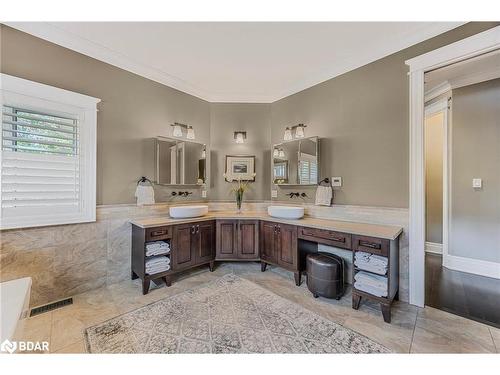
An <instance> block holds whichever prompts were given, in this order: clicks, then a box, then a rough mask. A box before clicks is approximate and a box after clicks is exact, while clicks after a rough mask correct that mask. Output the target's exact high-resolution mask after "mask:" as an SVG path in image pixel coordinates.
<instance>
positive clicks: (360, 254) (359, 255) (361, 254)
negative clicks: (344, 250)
mask: <svg viewBox="0 0 500 375" xmlns="http://www.w3.org/2000/svg"><path fill="white" fill-rule="evenodd" d="M371 255H372V254H370V253H366V252H364V251H356V254H355V255H354V257H355V258H356V259H358V258H359V259H360V258H364V259H368V258H370V256H371Z"/></svg>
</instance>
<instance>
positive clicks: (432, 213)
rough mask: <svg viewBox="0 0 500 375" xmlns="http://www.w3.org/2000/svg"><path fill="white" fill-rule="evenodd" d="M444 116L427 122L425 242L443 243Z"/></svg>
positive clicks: (428, 119) (437, 115)
mask: <svg viewBox="0 0 500 375" xmlns="http://www.w3.org/2000/svg"><path fill="white" fill-rule="evenodd" d="M443 121H444V114H443V113H437V114H435V115H433V116H431V117H429V118H427V119H426V120H425V240H426V241H429V242H434V243H443V142H444V138H443V136H444V126H443Z"/></svg>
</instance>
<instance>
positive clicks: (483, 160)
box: [424, 51, 500, 327]
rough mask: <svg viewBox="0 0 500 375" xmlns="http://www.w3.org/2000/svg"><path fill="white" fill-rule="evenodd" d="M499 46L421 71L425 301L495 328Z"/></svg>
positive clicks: (499, 227) (499, 265)
mask: <svg viewBox="0 0 500 375" xmlns="http://www.w3.org/2000/svg"><path fill="white" fill-rule="evenodd" d="M499 67H500V51H492V52H490V53H487V54H483V55H481V56H479V57H476V58H472V59H467V60H464V61H461V62H459V63H456V64H450V65H448V66H446V67H444V68H440V69H435V70H433V71H431V72H428V73H426V74H425V88H426V92H427V93H428V94H429V93H431V92H432V90H433V89H434V88H435V87H440V88H443V87H448V91H446V92H443V93H441V94H440V95H439V96H438V97H436V98H433V99H432V100H429V101H428V102H427V103H426V105H425V112H424V113H425V116H424V156H425V158H424V159H425V305H427V306H431V307H435V308H438V309H441V310H445V311H447V312H451V313H454V314H456V315H460V316H463V317H466V318H469V319H473V320H476V321H480V322H483V323H486V324H490V325H493V326H496V327H500V277H499V275H498V270H499V269H500V202H499V200H498V197H499V196H500V151H499V150H500V121H499V120H498V119H499V118H500V69H499Z"/></svg>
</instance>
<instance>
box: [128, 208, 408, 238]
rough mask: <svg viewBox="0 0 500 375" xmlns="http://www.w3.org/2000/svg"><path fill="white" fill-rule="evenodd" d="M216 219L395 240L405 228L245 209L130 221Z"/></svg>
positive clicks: (150, 223)
mask: <svg viewBox="0 0 500 375" xmlns="http://www.w3.org/2000/svg"><path fill="white" fill-rule="evenodd" d="M214 219H248V220H251V219H253V220H265V221H272V222H276V223H282V224H291V225H298V226H305V227H310V228H317V229H325V230H332V231H337V232H344V233H351V234H357V235H361V236H369V237H377V238H384V239H388V240H394V239H396V238H398V236H399V235H400V234H401V233H402V232H403V228H402V227H400V226H396V225H383V224H368V223H360V222H355V221H343V220H332V219H320V218H315V217H311V216H304V217H303V218H302V219H298V220H286V219H279V218H275V217H271V216H269V215H268V214H267V213H266V212H263V211H244V212H242V213H236V212H234V211H211V212H209V213H208V214H207V215H205V216H201V217H195V218H188V219H172V218H170V217H152V218H142V219H134V220H131V221H130V223H131V224H133V225H136V226H138V227H140V228H154V227H159V226H164V225H176V224H186V223H194V222H199V221H205V220H214Z"/></svg>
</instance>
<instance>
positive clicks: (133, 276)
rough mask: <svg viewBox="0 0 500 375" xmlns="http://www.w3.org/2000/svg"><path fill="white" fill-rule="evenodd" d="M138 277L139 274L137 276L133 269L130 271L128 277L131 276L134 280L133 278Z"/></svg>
mask: <svg viewBox="0 0 500 375" xmlns="http://www.w3.org/2000/svg"><path fill="white" fill-rule="evenodd" d="M138 277H139V276H137V274H136V273H135V272H134V271H130V278H131V279H132V280H135V279H137V278H138Z"/></svg>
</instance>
